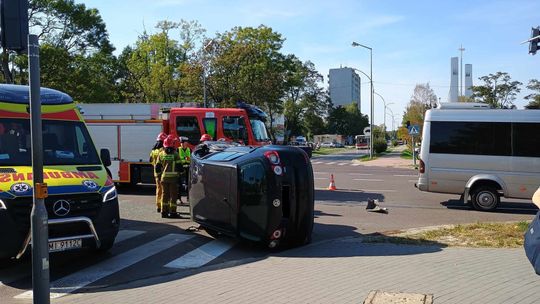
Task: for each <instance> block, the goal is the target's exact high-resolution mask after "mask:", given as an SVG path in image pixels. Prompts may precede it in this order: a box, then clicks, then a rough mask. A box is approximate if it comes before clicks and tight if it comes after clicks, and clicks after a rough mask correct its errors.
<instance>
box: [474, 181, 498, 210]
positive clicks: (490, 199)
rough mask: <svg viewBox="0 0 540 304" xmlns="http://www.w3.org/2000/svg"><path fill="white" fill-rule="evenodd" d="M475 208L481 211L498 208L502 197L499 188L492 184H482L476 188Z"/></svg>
mask: <svg viewBox="0 0 540 304" xmlns="http://www.w3.org/2000/svg"><path fill="white" fill-rule="evenodd" d="M471 197H472V205H473V207H474V209H476V210H480V211H492V210H494V209H495V208H497V205H499V203H500V201H501V198H500V197H499V192H497V189H495V188H494V187H491V186H480V187H477V188H475V189H474V191H473V193H472V195H471Z"/></svg>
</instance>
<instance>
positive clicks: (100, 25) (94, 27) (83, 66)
mask: <svg viewBox="0 0 540 304" xmlns="http://www.w3.org/2000/svg"><path fill="white" fill-rule="evenodd" d="M29 4H30V5H29V23H30V28H31V31H32V32H33V33H36V34H37V35H38V37H39V39H40V44H41V51H40V64H41V84H42V85H43V86H47V87H51V88H56V89H60V90H62V91H65V92H67V93H68V94H70V95H72V96H73V98H74V99H75V100H77V101H82V102H100V101H116V100H118V98H119V95H118V94H117V93H116V92H117V90H116V88H115V76H116V58H115V57H114V56H113V54H112V52H113V51H114V48H113V46H112V45H111V43H110V42H109V37H108V33H107V30H106V27H105V23H104V22H103V20H102V18H101V16H100V14H99V12H98V10H97V9H93V8H87V7H86V6H85V5H84V4H76V3H75V2H74V1H73V0H31V1H30V3H29ZM2 52H3V56H2V59H3V60H2V75H3V81H4V82H7V83H20V84H26V83H27V82H28V77H27V73H28V69H27V65H28V60H27V56H26V55H15V54H11V53H9V52H7V51H6V50H2ZM9 61H12V62H13V66H14V69H12V70H10V69H9V68H8V66H9V64H8V63H9Z"/></svg>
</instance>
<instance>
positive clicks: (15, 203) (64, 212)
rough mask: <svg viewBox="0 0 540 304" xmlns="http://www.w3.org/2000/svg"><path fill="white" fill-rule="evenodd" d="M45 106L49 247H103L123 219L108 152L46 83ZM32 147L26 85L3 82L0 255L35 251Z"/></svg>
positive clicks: (111, 240)
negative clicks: (33, 249) (32, 237)
mask: <svg viewBox="0 0 540 304" xmlns="http://www.w3.org/2000/svg"><path fill="white" fill-rule="evenodd" d="M41 104H42V110H41V111H42V119H43V120H42V130H43V151H42V153H43V164H44V166H43V178H44V182H45V183H47V185H48V197H47V198H46V199H45V207H46V209H47V213H48V231H49V242H48V245H49V251H50V252H57V251H65V250H73V249H80V248H93V249H95V250H97V251H106V250H108V249H110V248H111V247H112V246H113V244H114V239H115V238H116V235H117V234H118V229H119V224H120V217H119V211H118V198H117V192H116V188H115V186H114V183H113V181H112V179H111V178H110V175H109V174H108V173H107V172H108V169H107V168H106V166H109V165H110V164H111V160H110V154H109V152H108V151H107V150H105V149H103V150H101V151H100V152H101V153H100V155H98V153H97V151H96V148H95V146H94V144H93V141H92V138H91V137H90V134H89V132H88V130H87V128H86V125H85V122H84V119H83V118H82V116H81V114H80V112H79V110H78V108H77V106H76V105H75V103H74V102H73V99H72V98H71V97H70V96H68V95H67V94H65V93H62V92H59V91H56V90H52V89H46V88H41ZM32 153H34V151H32V150H31V136H30V114H29V89H28V87H27V86H20V85H7V84H0V231H1V233H0V259H4V258H12V257H16V258H20V257H21V256H23V254H24V253H25V252H28V251H30V244H31V232H30V212H31V210H32V203H33V199H32V195H33V189H32V186H33V181H32ZM38 153H41V152H38Z"/></svg>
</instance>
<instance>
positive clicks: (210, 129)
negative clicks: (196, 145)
mask: <svg viewBox="0 0 540 304" xmlns="http://www.w3.org/2000/svg"><path fill="white" fill-rule="evenodd" d="M203 124H204V129H205V130H206V134H208V135H210V136H212V140H216V125H217V122H216V119H215V118H205V119H203Z"/></svg>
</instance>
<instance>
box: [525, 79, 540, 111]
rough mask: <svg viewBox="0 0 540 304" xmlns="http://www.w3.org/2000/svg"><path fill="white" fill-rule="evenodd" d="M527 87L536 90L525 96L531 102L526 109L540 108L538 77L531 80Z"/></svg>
mask: <svg viewBox="0 0 540 304" xmlns="http://www.w3.org/2000/svg"><path fill="white" fill-rule="evenodd" d="M527 89H529V90H531V91H534V93H532V94H529V95H527V96H525V99H526V100H529V104H527V105H526V106H525V108H526V109H540V81H538V80H537V79H531V80H529V84H528V85H527Z"/></svg>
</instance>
